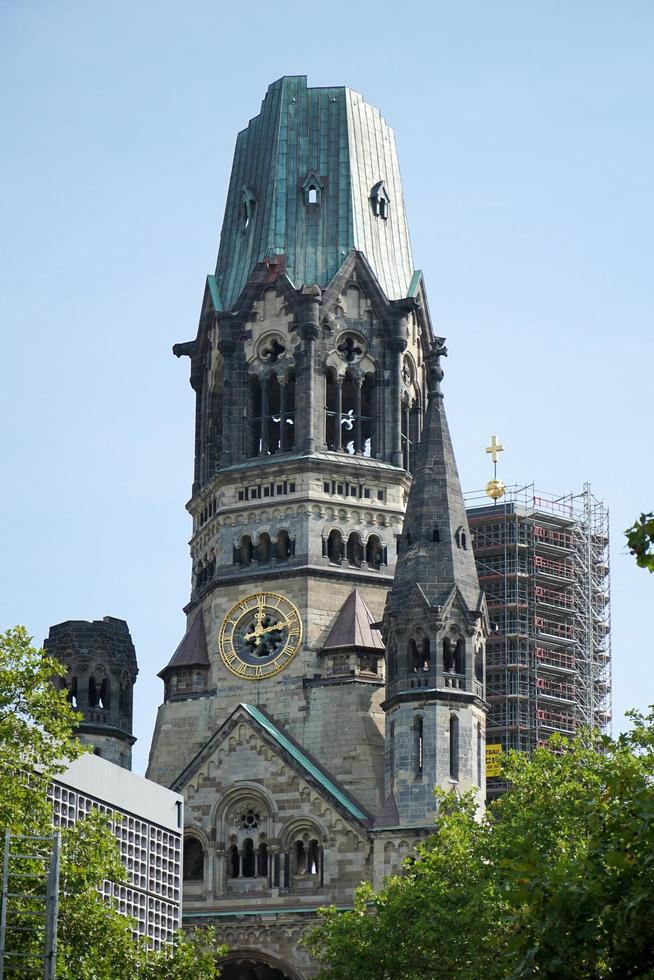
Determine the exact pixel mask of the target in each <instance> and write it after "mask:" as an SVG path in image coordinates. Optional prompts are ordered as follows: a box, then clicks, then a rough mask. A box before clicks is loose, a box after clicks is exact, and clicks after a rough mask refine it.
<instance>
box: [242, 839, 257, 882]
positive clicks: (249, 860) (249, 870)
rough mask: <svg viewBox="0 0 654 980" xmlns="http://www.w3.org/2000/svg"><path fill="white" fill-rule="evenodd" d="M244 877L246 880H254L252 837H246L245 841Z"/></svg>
mask: <svg viewBox="0 0 654 980" xmlns="http://www.w3.org/2000/svg"><path fill="white" fill-rule="evenodd" d="M242 867H243V871H242V874H243V877H244V878H254V872H255V860H254V842H253V840H252V838H251V837H246V838H245V840H244V841H243V859H242Z"/></svg>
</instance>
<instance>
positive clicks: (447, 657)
mask: <svg viewBox="0 0 654 980" xmlns="http://www.w3.org/2000/svg"><path fill="white" fill-rule="evenodd" d="M443 670H444V671H445V673H446V674H451V673H452V672H453V671H454V652H453V650H452V644H451V643H450V641H449V639H448V638H447V637H445V639H444V640H443Z"/></svg>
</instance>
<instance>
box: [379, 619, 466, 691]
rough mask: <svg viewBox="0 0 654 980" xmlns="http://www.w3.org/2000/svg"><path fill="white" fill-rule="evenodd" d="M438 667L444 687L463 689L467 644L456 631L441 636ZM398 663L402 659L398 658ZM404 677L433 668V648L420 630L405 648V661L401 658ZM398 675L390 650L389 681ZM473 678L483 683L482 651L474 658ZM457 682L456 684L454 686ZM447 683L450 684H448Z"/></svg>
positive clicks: (424, 672) (395, 660)
mask: <svg viewBox="0 0 654 980" xmlns="http://www.w3.org/2000/svg"><path fill="white" fill-rule="evenodd" d="M440 648H441V649H440V652H441V667H442V671H443V674H444V675H445V681H446V685H447V686H462V683H463V682H464V681H465V674H466V641H465V638H464V637H463V636H461V635H460V634H459V633H458V631H457V630H456V629H451V630H450V631H449V633H448V635H446V636H444V637H443V639H442V640H441V644H440ZM400 660H401V658H400ZM404 665H405V673H406V674H429V673H430V672H431V671H432V668H435V667H436V660H435V657H434V650H433V644H432V643H431V641H430V638H429V636H428V635H427V633H426V632H425V630H423V629H422V628H421V627H417V628H416V629H414V630H413V632H412V633H411V636H410V637H409V640H408V641H407V645H406V657H405V658H404ZM397 672H398V655H397V654H396V653H395V654H394V653H393V652H392V650H391V649H389V652H388V677H389V681H392V680H394V679H395V677H396V676H397ZM474 674H475V679H476V680H477V681H478V682H479V683H482V682H483V675H484V661H483V649H482V647H479V648H478V649H477V650H476V651H475V655H474ZM455 681H456V683H455ZM448 682H449V683H448Z"/></svg>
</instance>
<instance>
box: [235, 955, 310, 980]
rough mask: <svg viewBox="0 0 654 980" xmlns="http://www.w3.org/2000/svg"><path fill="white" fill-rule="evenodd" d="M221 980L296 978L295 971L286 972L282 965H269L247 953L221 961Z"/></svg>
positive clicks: (292, 979) (279, 979)
mask: <svg viewBox="0 0 654 980" xmlns="http://www.w3.org/2000/svg"><path fill="white" fill-rule="evenodd" d="M220 969H221V971H222V972H221V974H220V977H221V980H296V978H297V977H298V975H297V973H295V972H293V974H291V973H286V972H285V969H284V967H283V965H280V966H271V965H270V964H269V963H265V962H261V961H257V960H256V959H255V958H254V957H250V956H248V955H247V954H246V955H245V956H244V957H242V958H241V957H240V956H239V958H238V959H235V960H231V961H227V962H226V963H221V965H220Z"/></svg>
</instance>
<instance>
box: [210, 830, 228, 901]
mask: <svg viewBox="0 0 654 980" xmlns="http://www.w3.org/2000/svg"><path fill="white" fill-rule="evenodd" d="M212 891H213V894H214V895H225V894H226V893H227V874H226V869H225V845H224V843H223V842H222V841H220V842H218V843H217V844H216V846H215V849H214V862H213V882H212Z"/></svg>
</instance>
